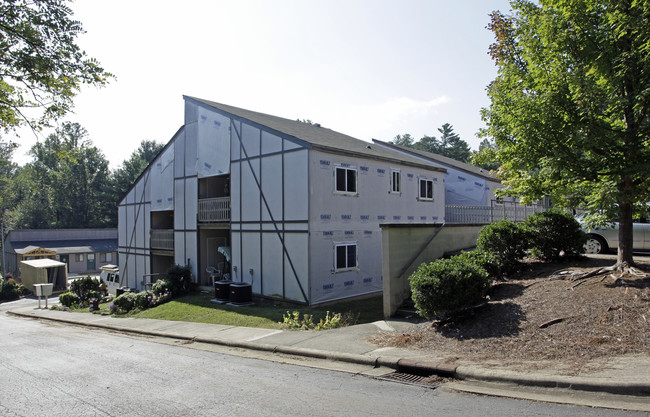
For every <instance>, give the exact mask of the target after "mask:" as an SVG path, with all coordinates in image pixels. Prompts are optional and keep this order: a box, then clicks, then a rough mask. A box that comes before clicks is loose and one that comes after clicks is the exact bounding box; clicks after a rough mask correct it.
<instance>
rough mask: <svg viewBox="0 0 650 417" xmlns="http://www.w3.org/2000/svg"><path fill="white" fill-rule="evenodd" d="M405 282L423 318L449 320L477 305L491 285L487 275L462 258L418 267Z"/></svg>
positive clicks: (478, 267)
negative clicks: (409, 285)
mask: <svg viewBox="0 0 650 417" xmlns="http://www.w3.org/2000/svg"><path fill="white" fill-rule="evenodd" d="M409 281H410V284H411V293H412V298H413V302H414V304H415V307H416V308H417V310H418V313H419V314H420V315H422V316H424V317H427V318H432V317H434V316H439V315H448V316H453V315H454V314H456V313H458V312H460V311H462V310H465V309H467V308H470V307H474V306H476V305H478V304H480V303H481V302H483V301H484V300H485V297H486V296H487V293H488V290H489V289H490V287H491V285H492V280H491V279H490V277H489V276H488V273H487V271H486V270H485V269H484V268H482V267H481V266H479V265H478V264H477V263H475V262H467V257H463V256H453V257H451V258H449V259H438V260H436V261H434V262H431V263H429V264H422V265H420V267H419V268H418V269H417V271H415V272H414V273H413V275H411V277H410V278H409Z"/></svg>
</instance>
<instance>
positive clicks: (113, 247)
mask: <svg viewBox="0 0 650 417" xmlns="http://www.w3.org/2000/svg"><path fill="white" fill-rule="evenodd" d="M12 245H13V247H14V250H15V251H16V253H25V252H26V251H27V252H29V251H31V250H33V249H36V248H39V247H40V248H45V249H49V250H51V251H54V252H56V253H58V254H66V253H89V252H115V251H117V239H88V240H47V241H40V242H39V241H22V242H21V241H18V242H12ZM30 248H31V249H30Z"/></svg>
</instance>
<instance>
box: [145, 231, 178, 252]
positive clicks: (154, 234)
mask: <svg viewBox="0 0 650 417" xmlns="http://www.w3.org/2000/svg"><path fill="white" fill-rule="evenodd" d="M150 236H151V249H163V250H174V231H173V230H171V229H153V230H151V235H150Z"/></svg>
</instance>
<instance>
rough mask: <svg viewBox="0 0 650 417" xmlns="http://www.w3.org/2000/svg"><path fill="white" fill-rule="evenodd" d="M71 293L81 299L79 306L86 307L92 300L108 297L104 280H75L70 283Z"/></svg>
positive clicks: (88, 278) (85, 278) (86, 278)
mask: <svg viewBox="0 0 650 417" xmlns="http://www.w3.org/2000/svg"><path fill="white" fill-rule="evenodd" d="M70 291H71V292H73V293H75V294H76V295H77V297H79V304H80V305H86V304H88V301H90V299H92V298H102V297H104V296H106V295H107V292H106V285H105V284H104V281H103V280H101V279H100V280H96V279H94V278H91V277H89V276H88V277H84V278H78V279H75V280H74V281H72V282H71V283H70Z"/></svg>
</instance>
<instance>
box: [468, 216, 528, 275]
mask: <svg viewBox="0 0 650 417" xmlns="http://www.w3.org/2000/svg"><path fill="white" fill-rule="evenodd" d="M529 240H530V233H529V232H528V230H527V229H526V227H524V226H523V225H520V224H517V223H514V222H511V221H509V220H501V221H498V222H495V223H491V224H488V225H486V226H483V228H482V229H481V231H480V232H479V235H478V240H477V242H476V249H477V250H478V251H479V252H486V253H491V254H492V255H494V257H495V258H496V260H497V262H498V263H499V265H500V267H501V272H502V273H504V274H509V273H511V272H515V271H517V270H518V269H519V266H520V263H521V260H522V259H524V257H525V256H526V251H527V250H528V242H529Z"/></svg>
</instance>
